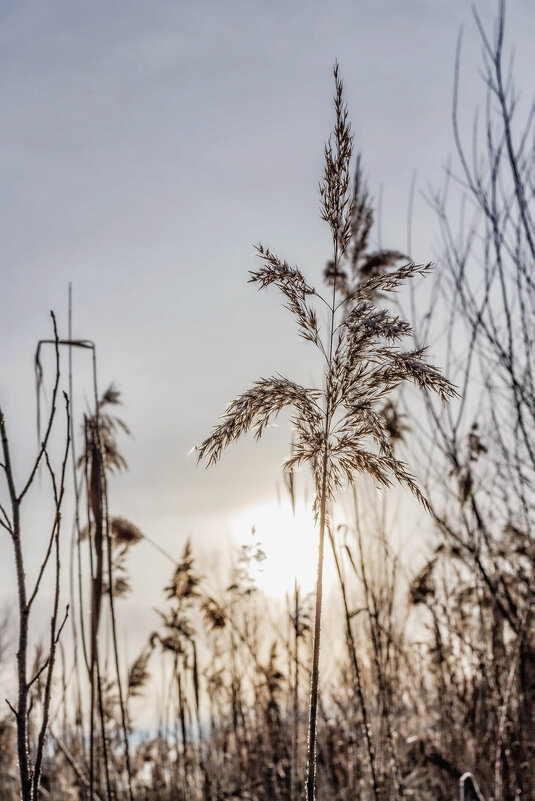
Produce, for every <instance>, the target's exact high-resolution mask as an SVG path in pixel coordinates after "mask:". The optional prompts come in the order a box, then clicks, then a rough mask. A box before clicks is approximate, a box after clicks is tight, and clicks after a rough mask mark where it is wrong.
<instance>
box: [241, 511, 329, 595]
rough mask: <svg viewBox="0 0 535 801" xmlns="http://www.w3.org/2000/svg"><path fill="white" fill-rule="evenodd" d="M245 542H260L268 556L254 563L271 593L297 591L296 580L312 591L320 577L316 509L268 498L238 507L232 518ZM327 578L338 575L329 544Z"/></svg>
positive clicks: (263, 586) (305, 590) (258, 576)
mask: <svg viewBox="0 0 535 801" xmlns="http://www.w3.org/2000/svg"><path fill="white" fill-rule="evenodd" d="M231 525H232V531H233V533H234V536H235V538H236V540H237V542H238V544H239V545H240V546H241V545H249V546H252V545H255V544H256V543H257V542H258V543H260V546H261V548H262V550H263V551H264V553H265V555H266V558H265V559H264V560H263V561H262V562H260V563H259V564H258V566H254V567H253V571H252V572H253V577H254V579H255V581H256V582H257V584H258V586H259V587H260V588H261V589H263V590H264V592H266V593H267V594H268V595H271V596H274V597H277V598H282V597H284V595H285V593H288V592H293V589H294V586H295V581H297V582H298V584H299V586H300V588H301V590H302V592H303V593H308V592H312V591H313V589H314V586H315V581H316V570H317V557H318V550H317V549H318V530H317V526H316V523H315V521H314V515H313V513H312V509H307V508H305V507H304V506H303V505H297V506H296V509H295V514H294V513H293V512H292V509H291V508H290V505H289V504H286V503H284V504H282V503H281V504H277V503H270V502H268V501H266V502H265V503H259V504H256V505H252V506H249V507H246V508H245V509H241V510H240V511H238V512H237V513H236V514H235V515H234V517H233V518H232V521H231ZM325 557H326V558H325V565H324V569H323V570H324V582H325V585H326V586H329V585H330V584H331V583H332V580H333V579H334V575H335V568H334V563H333V560H332V555H331V553H330V550H329V549H328V544H326V549H325Z"/></svg>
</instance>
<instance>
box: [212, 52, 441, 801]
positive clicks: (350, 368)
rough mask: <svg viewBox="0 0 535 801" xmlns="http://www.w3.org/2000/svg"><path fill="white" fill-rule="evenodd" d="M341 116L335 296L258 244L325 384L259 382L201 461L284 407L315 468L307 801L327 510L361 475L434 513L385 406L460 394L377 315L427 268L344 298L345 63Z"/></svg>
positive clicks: (330, 177)
mask: <svg viewBox="0 0 535 801" xmlns="http://www.w3.org/2000/svg"><path fill="white" fill-rule="evenodd" d="M334 79H335V96H334V106H335V114H336V122H335V128H334V132H333V135H332V137H331V138H330V139H329V141H328V142H327V144H326V145H325V149H324V157H325V168H324V174H323V180H322V182H321V185H320V196H321V216H322V219H323V220H325V222H327V224H328V225H329V228H330V232H331V239H332V254H333V258H332V296H331V299H330V300H327V299H325V298H324V297H322V296H321V295H320V294H319V293H318V292H317V291H316V289H314V288H313V287H312V286H310V285H309V284H308V283H307V282H306V280H305V278H304V276H303V274H302V273H301V272H300V271H299V270H298V269H297V268H295V267H290V266H289V265H288V264H287V262H285V261H281V260H280V259H279V258H277V256H275V254H273V253H272V252H271V251H270V250H269V249H267V248H264V247H263V246H262V245H259V246H258V247H257V254H258V256H259V258H260V260H261V262H262V266H261V267H260V268H258V269H257V270H255V271H253V272H252V273H251V278H250V280H251V282H253V283H256V284H258V285H259V288H261V289H262V288H264V287H267V286H270V285H271V284H275V286H277V287H278V288H279V289H280V290H281V291H282V293H283V295H284V298H285V301H286V303H285V305H286V307H287V308H288V309H289V311H290V312H291V313H292V314H293V315H294V317H295V318H296V321H297V325H298V328H299V334H300V336H301V337H303V338H304V339H305V340H307V341H309V342H311V343H312V344H314V345H315V346H316V348H317V350H318V351H319V353H320V354H321V358H322V363H323V386H322V388H321V389H319V388H308V387H303V386H300V385H299V384H296V383H295V382H293V381H291V380H289V379H287V378H284V377H282V376H279V375H276V376H274V377H272V378H269V379H264V378H261V379H260V380H259V381H257V382H256V383H255V384H254V385H253V386H252V388H251V389H249V390H248V391H247V392H245V393H244V394H242V395H240V396H239V397H238V398H236V399H235V400H234V401H232V403H231V404H230V405H229V406H228V408H227V410H226V412H225V414H224V416H223V419H222V421H221V422H220V423H219V425H217V426H216V427H215V428H214V430H213V431H212V433H211V434H210V436H209V437H207V439H205V440H204V442H202V443H201V445H199V446H198V449H197V450H198V458H199V460H202V459H205V460H206V462H207V463H208V464H213V463H215V462H217V461H218V459H219V458H220V456H221V454H222V452H223V450H224V448H225V447H226V446H227V445H229V444H230V443H231V442H233V441H234V440H236V439H238V438H239V437H240V436H241V435H242V434H244V433H245V432H247V431H248V430H250V429H252V430H253V432H254V434H255V436H256V438H257V439H258V438H260V436H261V435H262V433H263V432H264V430H265V429H266V427H267V425H268V423H269V421H270V420H271V419H272V418H273V417H274V416H276V415H277V414H278V412H280V411H281V409H283V408H284V407H293V409H294V414H293V416H292V425H293V427H294V430H295V441H294V446H293V451H292V453H291V455H290V457H289V458H288V459H287V461H286V463H285V464H286V467H287V468H289V469H293V468H295V467H297V466H298V465H300V464H308V465H309V466H310V467H311V470H312V476H313V479H314V485H315V501H314V512H315V517H316V521H317V524H318V533H319V543H318V562H317V580H316V608H315V617H314V639H313V656H312V672H311V690H310V714H309V729H308V756H307V772H306V782H305V797H306V801H313V799H314V798H315V776H316V729H317V714H318V699H319V657H320V635H321V611H322V595H323V552H324V542H325V532H326V527H327V522H328V505H329V503H330V502H331V501H332V500H333V499H334V497H335V493H336V491H337V490H339V489H341V488H342V487H343V486H344V485H345V484H347V483H350V484H354V483H355V480H356V476H357V475H358V474H360V473H364V474H367V475H370V476H371V477H372V478H373V479H374V480H375V482H376V483H377V484H378V485H380V486H383V487H387V486H389V485H390V484H391V483H392V481H393V480H396V481H398V482H401V483H402V484H405V485H406V486H407V487H409V489H410V490H411V491H412V492H413V493H414V494H415V495H416V496H417V497H418V498H419V500H420V501H421V502H422V503H423V504H424V506H427V502H426V500H425V499H424V497H423V496H422V494H421V492H420V490H419V488H418V485H417V484H416V482H415V481H414V479H413V478H412V476H411V475H410V473H409V472H408V471H407V469H406V466H405V465H404V464H403V462H401V461H399V460H398V459H397V458H396V457H395V455H394V453H393V450H392V446H391V442H390V439H389V436H388V432H387V424H386V421H385V419H384V417H383V416H382V415H380V414H379V413H378V408H377V407H378V405H379V404H381V403H383V404H384V401H385V399H386V396H388V394H389V393H390V392H391V391H392V390H394V389H395V388H396V387H397V386H398V385H400V384H401V383H403V382H404V381H407V380H412V381H413V382H414V383H415V384H416V385H417V386H418V387H419V388H420V389H422V390H424V391H429V390H432V391H435V392H437V393H438V395H439V396H440V397H441V398H442V399H443V400H444V401H445V400H447V399H449V398H451V397H452V396H453V395H454V394H455V391H454V389H453V387H452V385H451V384H450V383H449V381H448V380H447V379H445V378H444V377H443V376H442V375H441V374H440V372H439V371H438V370H437V369H436V368H434V367H432V366H430V365H428V364H427V363H426V362H425V361H424V359H423V353H424V351H423V349H419V350H414V351H409V352H404V351H401V350H399V349H398V348H396V347H395V346H396V343H397V342H398V341H399V340H401V339H402V338H403V337H405V336H406V335H408V334H409V333H410V330H411V329H410V326H409V325H408V323H406V322H404V321H403V320H401V319H400V318H399V317H394V316H392V315H391V314H390V313H389V312H388V311H387V310H386V309H379V308H377V307H376V306H375V304H374V302H373V301H374V298H375V297H376V296H377V295H378V294H379V292H388V291H393V290H395V289H396V288H397V287H398V286H399V285H400V284H402V283H403V282H404V281H406V280H407V279H409V278H411V277H412V276H414V275H416V274H419V273H425V272H427V271H428V270H429V265H427V266H425V267H424V266H421V265H420V266H417V265H415V264H407V265H405V266H403V267H400V268H398V269H396V270H394V271H392V272H390V273H383V274H381V275H377V276H374V277H372V278H370V279H369V280H367V281H365V282H364V283H362V284H361V285H360V286H359V287H358V288H357V289H356V290H355V291H353V292H351V293H350V294H349V295H347V294H344V296H343V297H342V299H341V300H338V297H337V289H338V281H337V278H338V276H339V275H342V272H343V263H344V261H345V260H347V258H348V246H349V244H350V241H351V237H352V218H353V213H354V206H353V202H352V200H351V196H350V193H349V183H350V178H349V165H350V161H351V155H352V145H353V137H352V135H351V129H350V124H349V121H348V112H347V107H346V105H345V103H344V99H343V86H342V81H341V79H340V77H339V70H338V65H335V68H334ZM314 301H319V302H320V303H321V304H323V306H324V307H326V309H327V331H326V333H322V331H321V329H320V325H319V322H318V314H317V312H316V309H315V307H314V306H313V305H312V303H313V302H314Z"/></svg>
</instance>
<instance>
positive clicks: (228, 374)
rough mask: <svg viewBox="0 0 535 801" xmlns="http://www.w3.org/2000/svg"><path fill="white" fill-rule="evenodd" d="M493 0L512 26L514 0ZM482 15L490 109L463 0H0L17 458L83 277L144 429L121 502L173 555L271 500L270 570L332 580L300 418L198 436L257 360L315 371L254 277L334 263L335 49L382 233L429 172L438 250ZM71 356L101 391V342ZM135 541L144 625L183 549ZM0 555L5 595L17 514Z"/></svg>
mask: <svg viewBox="0 0 535 801" xmlns="http://www.w3.org/2000/svg"><path fill="white" fill-rule="evenodd" d="M476 6H477V9H478V12H479V13H480V15H481V18H482V20H483V22H484V24H485V25H487V27H488V26H490V28H491V29H492V19H493V16H494V13H495V10H496V3H495V2H491V1H490V0H482V1H481V2H477V3H476ZM507 6H508V17H507V28H506V32H507V40H508V43H509V45H513V44H514V47H515V53H516V75H517V86H518V89H519V90H520V92H522V91H523V90H526V91H527V94H529V90H531V84H530V83H529V82H531V83H532V75H533V67H532V63H530V60H531V59H532V48H533V41H534V40H535V5H534V4H533V3H532V2H530V1H529V0H515V2H512V0H510V2H508V4H507ZM461 26H463V28H464V37H463V51H462V70H461V75H462V86H461V90H462V91H461V98H460V111H461V126H462V130H463V131H465V132H467V133H468V134H469V132H470V130H471V125H472V119H473V110H474V107H475V105H476V104H477V103H481V102H482V100H483V91H482V86H481V78H480V76H479V75H478V72H477V70H478V68H479V65H480V58H481V55H480V51H481V46H480V41H479V38H478V33H477V30H476V27H475V24H474V20H473V16H472V12H471V5H470V3H468V2H465V0H463V1H462V2H461V0H433V2H430V0H330V2H329V3H326V2H316V1H315V0H306V2H305V0H296V2H288V0H284V2H282V1H281V0H264V1H263V2H257V1H254V0H225V2H221V0H217V2H213V1H212V0H201V1H200V2H199V0H197V2H185V1H184V0H174V2H167V1H166V0H153V1H152V2H150V3H149V2H141V1H140V0H128V2H124V0H123V2H118V0H106V2H101V1H100V0H94V1H93V2H91V3H84V2H79V1H74V0H48V1H47V2H46V3H43V2H40V0H30V1H29V2H24V1H20V2H14V0H13V2H11V1H8V0H3V2H0V103H1V107H2V126H1V127H0V163H1V168H2V191H1V193H0V217H1V220H2V236H1V238H0V248H1V251H2V253H1V260H0V264H1V267H0V271H1V278H2V281H1V292H0V349H1V350H0V356H1V370H0V403H1V405H2V408H3V410H4V413H5V415H6V420H7V425H8V431H9V434H10V437H11V442H12V450H13V453H14V455H15V462H16V468H17V474H18V475H19V476H22V475H23V474H24V471H25V470H26V469H27V467H28V465H29V464H30V460H31V455H32V453H33V451H34V449H35V445H36V433H35V390H34V374H33V354H34V351H35V345H36V342H37V341H38V340H39V339H40V338H46V337H48V336H50V334H51V323H50V310H53V311H54V312H55V313H56V315H57V320H58V325H59V331H60V335H61V336H66V335H67V308H68V306H67V297H68V285H69V283H71V284H72V292H73V336H74V337H75V338H87V339H91V340H93V341H94V342H95V343H96V347H97V353H98V380H99V386H100V388H101V389H104V388H105V387H106V386H107V385H108V384H109V383H110V382H112V381H113V382H114V383H115V384H116V385H117V387H118V388H119V389H120V391H121V394H122V398H123V401H124V406H123V407H122V409H121V416H122V417H123V418H124V420H125V421H126V422H127V424H128V425H129V427H130V428H131V430H132V435H133V436H132V437H131V438H126V437H125V438H124V439H123V440H121V447H122V450H123V453H124V455H125V457H126V460H127V462H128V464H129V471H128V472H127V473H124V474H121V475H118V476H115V477H114V479H113V481H112V482H111V492H110V499H111V500H110V505H111V511H112V513H113V514H118V515H122V516H124V517H127V518H129V519H131V520H133V521H134V522H135V523H136V524H137V525H138V526H139V527H140V529H141V530H142V531H144V532H145V533H146V534H147V535H149V536H150V537H151V538H152V539H153V540H155V541H156V542H157V543H158V544H159V545H160V546H161V547H163V548H164V549H166V550H167V551H169V552H170V553H171V554H172V555H173V556H176V557H178V556H179V554H180V552H181V550H182V548H183V547H184V543H185V541H186V539H187V538H188V537H191V539H192V542H193V545H194V549H195V548H197V549H198V551H197V552H198V553H201V554H202V553H206V552H207V551H208V550H209V549H210V548H211V547H212V546H213V544H214V543H215V544H219V543H221V544H224V547H225V549H226V551H225V552H228V549H229V548H230V547H231V543H232V542H233V541H239V542H246V541H249V539H248V538H249V537H250V533H249V532H250V529H251V527H252V525H255V526H256V529H257V532H258V535H259V536H260V537H261V538H262V539H263V542H264V547H265V549H266V552H267V554H268V559H267V560H266V564H265V565H264V571H265V574H264V575H265V577H266V578H265V582H266V586H267V587H268V589H269V590H270V591H275V588H278V589H277V591H279V592H282V591H283V588H286V587H288V585H291V582H292V575H293V570H294V568H295V571H296V572H297V571H298V570H301V571H302V576H303V580H304V581H305V583H306V582H307V581H308V582H310V581H311V577H312V576H313V569H314V568H313V564H314V561H313V560H311V561H310V565H308V567H307V566H306V565H304V564H303V560H299V559H297V558H296V557H295V553H296V552H297V548H298V549H300V550H301V552H302V550H303V542H305V541H306V537H307V532H308V530H309V522H310V520H309V518H307V514H308V512H307V511H306V504H305V501H304V498H303V497H302V496H301V500H300V503H301V506H302V507H303V508H302V510H301V511H300V513H299V514H300V515H301V516H302V519H300V520H301V522H299V524H298V525H297V528H298V529H299V531H300V532H301V533H300V534H299V537H295V538H294V540H292V531H291V529H292V524H291V516H290V512H289V503H288V501H287V499H286V498H285V495H284V490H283V489H282V479H281V468H280V466H281V463H282V460H283V458H284V457H285V455H286V454H287V452H288V448H289V441H290V434H289V431H288V428H287V426H286V425H285V418H284V417H281V421H280V425H278V426H277V427H276V428H274V429H273V430H270V431H268V433H267V434H266V435H265V439H264V441H262V442H261V443H260V444H256V443H254V442H252V441H251V440H244V441H243V442H241V443H239V444H238V445H236V446H234V447H232V448H230V449H229V451H228V453H226V454H225V455H224V458H223V460H222V462H221V463H220V465H218V466H217V467H216V468H214V469H211V470H209V471H206V470H204V468H202V467H197V465H196V459H195V456H194V454H192V453H191V449H192V447H193V446H194V445H195V443H198V442H200V441H201V440H202V439H203V438H204V437H205V436H206V435H207V433H208V432H209V431H210V428H211V426H212V425H214V424H215V423H216V422H217V419H218V417H219V415H220V414H221V413H222V412H223V411H224V408H225V406H226V404H227V403H228V402H229V401H230V400H231V399H232V398H233V397H234V396H235V395H236V394H238V393H239V392H241V391H243V390H245V389H246V388H247V387H248V386H249V385H250V384H251V382H252V381H253V380H255V379H256V378H258V377H259V376H268V375H271V374H272V373H274V372H276V371H278V372H280V373H283V374H286V375H289V376H291V377H293V378H296V379H297V380H302V381H305V382H308V381H310V380H312V379H313V377H314V375H315V372H314V370H315V367H314V354H313V353H312V351H311V350H310V347H309V346H307V344H306V343H302V342H300V341H299V340H298V339H297V337H296V336H295V334H294V329H293V325H292V321H291V320H290V319H289V316H288V314H287V312H285V310H284V309H282V308H281V304H280V299H279V298H278V297H277V295H276V293H270V292H264V293H261V294H258V293H257V292H256V290H255V289H254V288H252V287H251V286H250V285H248V284H247V278H248V270H250V269H252V268H254V266H255V256H254V248H253V246H254V244H255V243H258V242H262V243H264V244H265V245H268V246H269V247H270V248H271V249H273V250H274V251H275V252H276V253H278V254H279V255H280V256H282V257H283V258H286V259H287V260H288V261H289V262H290V263H292V264H297V265H298V266H299V267H300V269H302V271H303V272H304V273H305V274H306V275H307V277H309V278H310V280H311V281H312V282H314V281H320V280H321V271H322V269H323V267H324V265H325V262H326V260H327V259H328V258H329V237H328V231H327V228H326V226H325V224H324V223H323V222H322V221H321V220H320V218H319V196H318V182H319V179H320V177H321V172H322V166H323V165H322V151H323V143H324V141H325V140H326V138H327V137H328V135H329V132H330V130H331V128H332V123H333V107H332V92H333V79H332V67H333V64H334V62H335V60H338V62H339V64H340V70H341V75H342V78H343V80H344V85H345V95H346V100H347V103H348V106H349V111H350V118H351V120H352V124H353V130H354V133H355V146H356V148H357V149H358V150H359V151H361V152H362V157H363V164H364V170H365V173H366V175H367V178H368V182H369V186H370V189H371V191H372V194H373V195H374V196H375V197H376V198H378V197H381V198H382V200H381V214H380V230H379V232H378V231H377V229H375V241H374V244H375V245H377V244H382V245H384V246H388V247H394V248H398V249H401V250H403V249H405V248H406V247H407V219H408V206H409V195H410V187H411V182H412V181H413V178H415V180H416V188H417V191H416V196H415V206H414V215H413V226H412V253H411V255H412V256H413V258H414V259H415V260H416V261H425V262H427V261H429V260H432V259H435V258H437V257H438V255H439V254H438V253H437V246H436V242H437V225H436V220H435V219H434V216H433V212H432V210H431V209H430V208H429V205H428V204H427V203H426V200H425V197H424V195H425V193H426V192H429V188H430V187H431V188H435V189H436V188H438V187H440V186H441V184H442V182H443V178H444V169H445V166H446V164H447V160H448V156H449V155H450V154H452V152H453V149H454V147H453V137H452V133H451V98H452V85H453V67H454V55H455V47H456V42H457V38H458V35H459V30H460V28H461ZM526 84H528V85H526ZM65 367H66V362H64V363H63V369H64V371H65ZM64 374H65V372H64ZM75 382H76V386H77V395H76V398H75V399H73V400H74V409H75V414H79V415H80V414H82V413H83V411H84V409H85V401H84V398H89V397H90V375H89V370H88V365H87V359H86V357H85V356H77V357H76V360H75ZM79 420H80V418H79V417H78V424H79ZM416 472H417V469H416ZM277 498H279V499H280V503H281V504H282V506H280V505H279V503H278V500H277ZM281 510H282V511H281ZM67 530H68V527H67ZM25 537H26V543H27V548H28V558H29V562H30V564H31V563H32V559H33V558H35V556H36V554H38V553H39V546H40V545H41V544H42V542H43V537H42V531H41V529H40V525H39V513H38V511H37V510H34V511H32V512H29V513H28V517H27V528H26V533H25ZM270 538H271V539H272V541H273V542H272V545H271V550H270V546H269V542H268V540H269V539H270ZM291 542H294V543H295V545H296V550H295V551H294V550H292V546H291V545H290V544H289V543H291ZM136 548H137V549H136V551H135V553H133V554H132V557H131V562H130V567H131V571H132V583H133V587H134V590H135V594H134V596H133V599H132V602H131V603H133V604H136V605H137V609H138V612H139V616H138V618H137V620H138V622H139V621H147V625H148V621H149V619H150V616H151V614H152V611H151V610H152V607H153V606H154V605H157V604H158V603H159V600H160V599H161V588H162V586H163V583H164V582H165V581H166V580H167V579H168V576H169V572H170V569H171V567H172V566H171V565H170V563H168V562H166V561H165V559H163V558H162V556H161V555H160V554H158V553H157V552H156V551H154V550H152V549H151V548H150V547H149V545H148V544H146V543H142V544H140V545H138V546H136ZM311 553H312V554H313V553H314V551H313V548H312V549H311ZM0 556H1V560H0V587H1V590H0V601H2V600H4V601H5V600H8V601H9V599H12V598H13V597H14V592H15V589H14V586H13V581H12V575H13V574H12V567H11V562H10V559H11V552H10V548H9V543H8V542H7V539H6V538H4V540H3V541H1V542H0ZM305 561H306V560H305Z"/></svg>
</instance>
